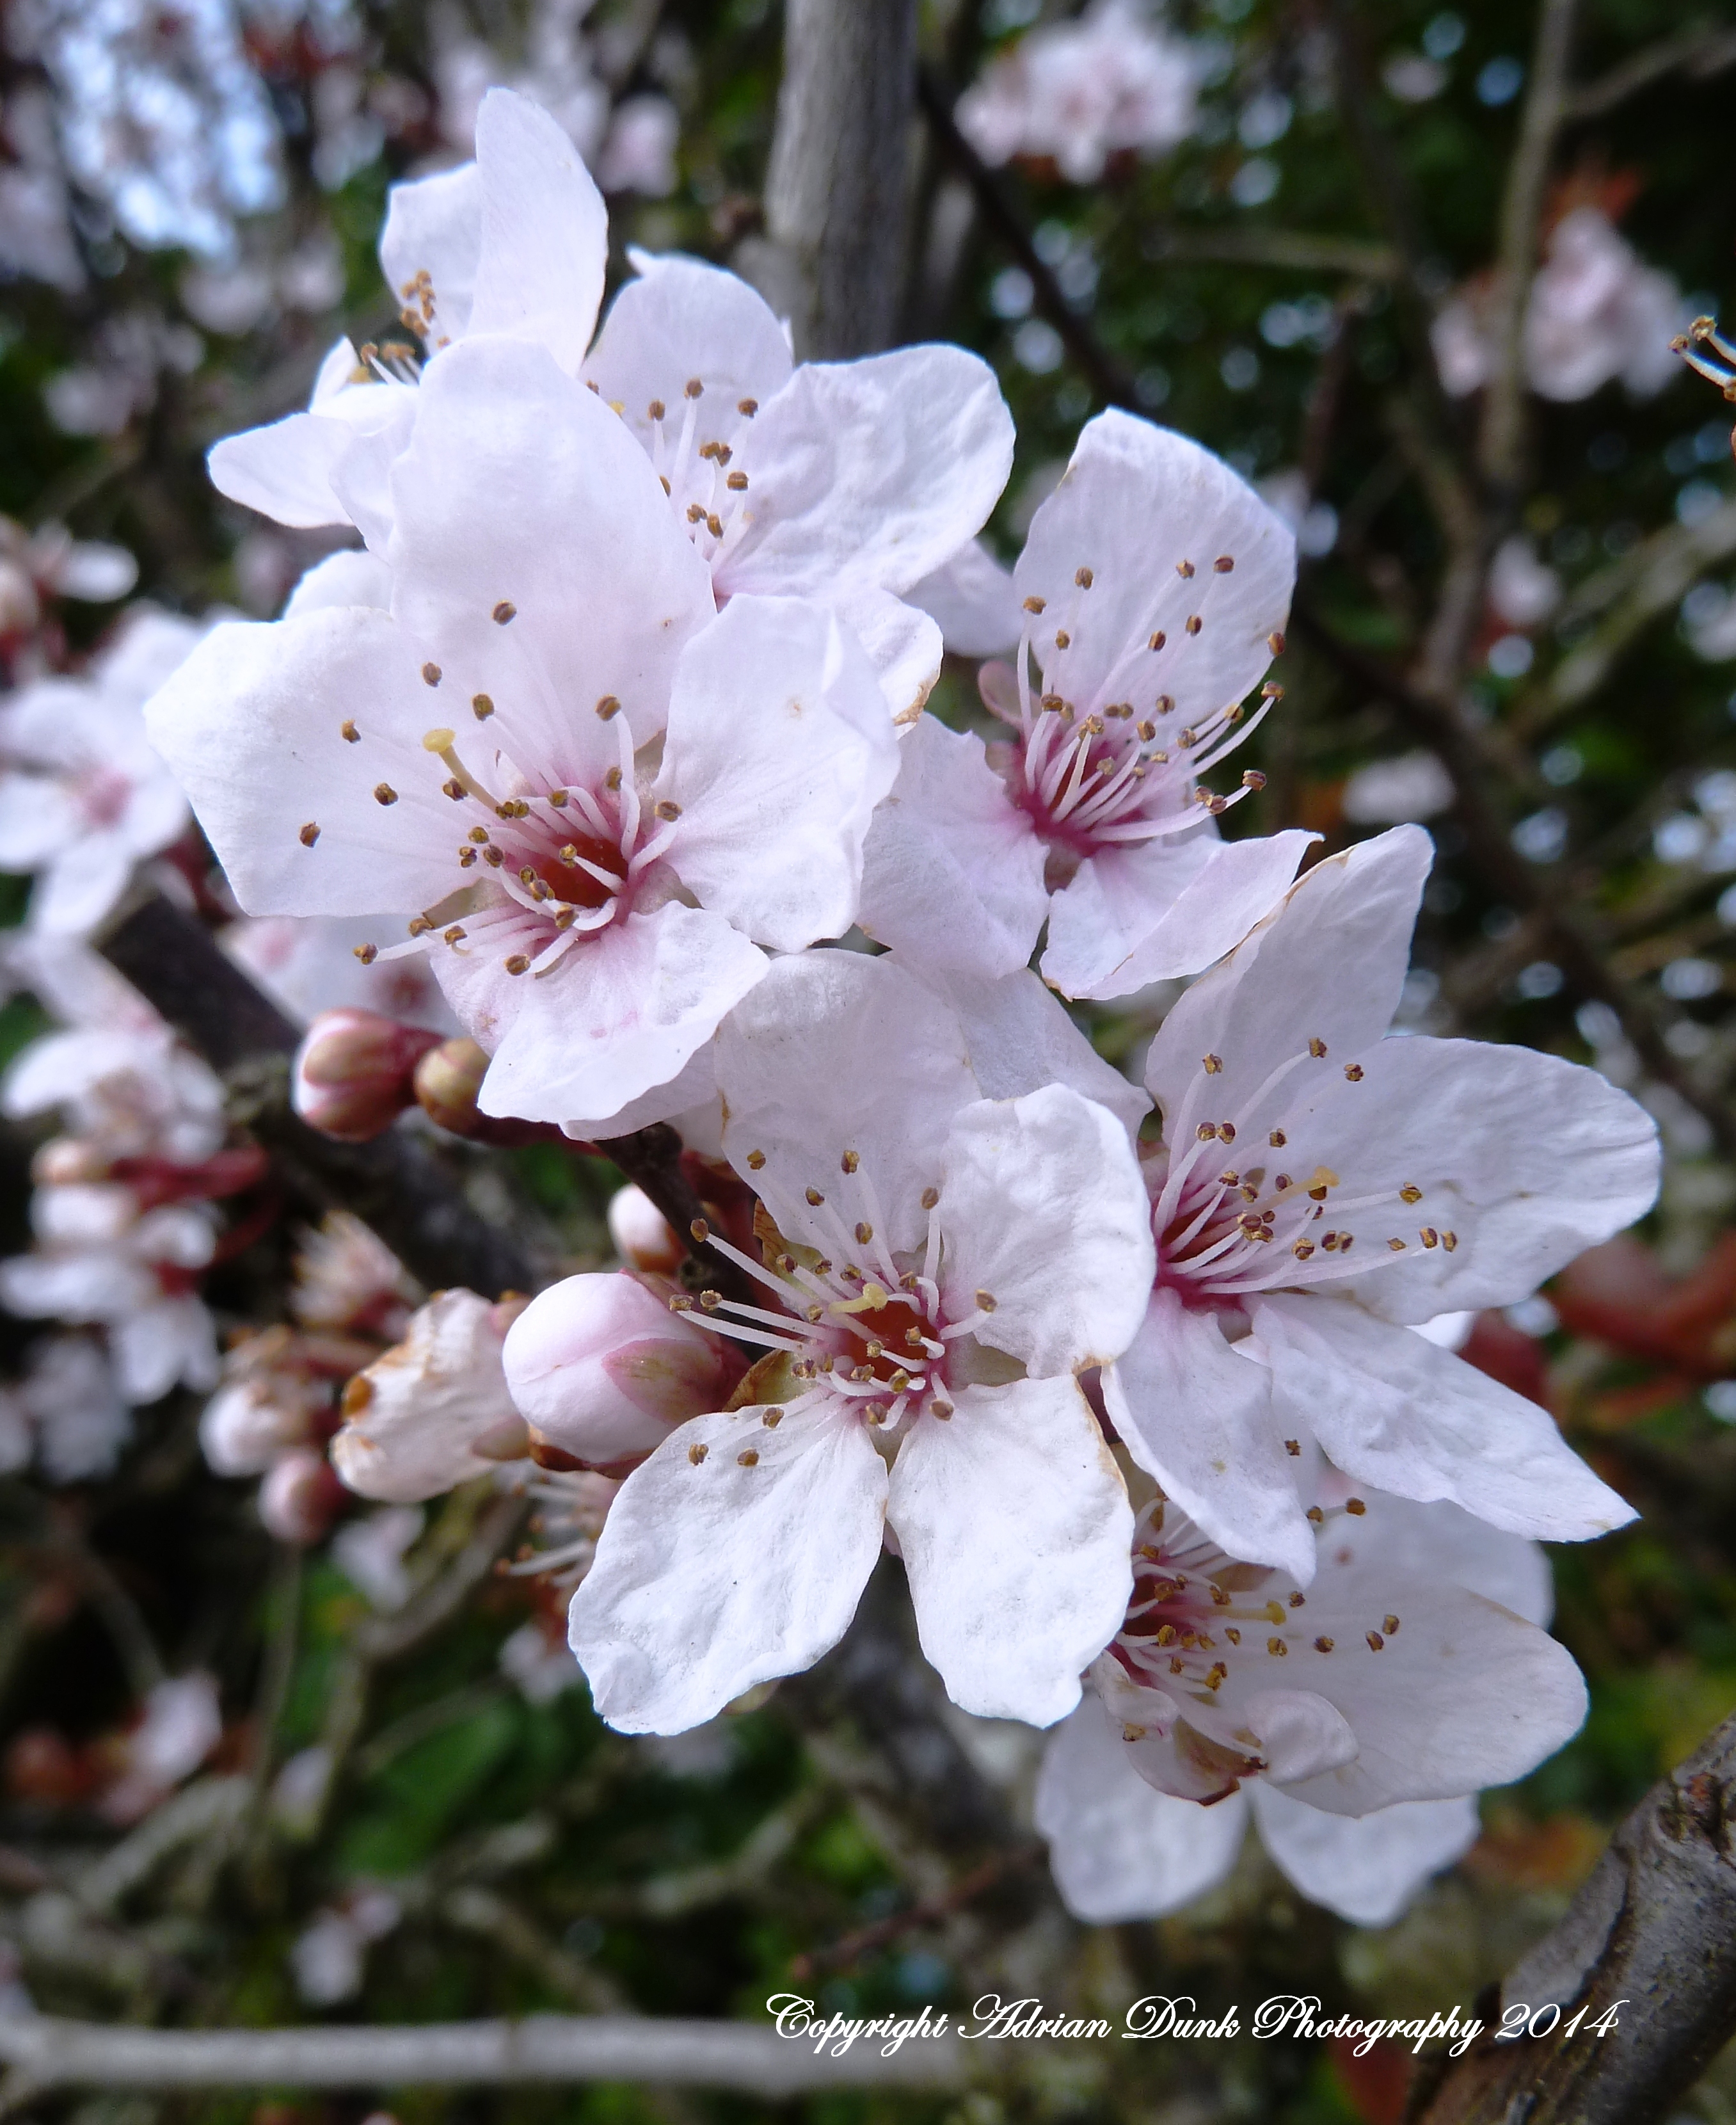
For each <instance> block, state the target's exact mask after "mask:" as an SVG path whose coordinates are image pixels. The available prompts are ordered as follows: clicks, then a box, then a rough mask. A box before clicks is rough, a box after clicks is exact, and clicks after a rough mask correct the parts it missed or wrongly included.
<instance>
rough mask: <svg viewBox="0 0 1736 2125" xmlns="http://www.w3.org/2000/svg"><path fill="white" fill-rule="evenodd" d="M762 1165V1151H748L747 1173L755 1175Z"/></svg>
mask: <svg viewBox="0 0 1736 2125" xmlns="http://www.w3.org/2000/svg"><path fill="white" fill-rule="evenodd" d="M764 1163H765V1153H764V1152H763V1151H750V1152H749V1153H748V1154H747V1166H748V1171H750V1173H757V1172H758V1171H760V1167H761V1166H764Z"/></svg>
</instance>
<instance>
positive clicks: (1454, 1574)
mask: <svg viewBox="0 0 1736 2125" xmlns="http://www.w3.org/2000/svg"><path fill="white" fill-rule="evenodd" d="M1355 1488H1356V1486H1355V1484H1354V1483H1352V1482H1348V1481H1346V1480H1345V1479H1344V1478H1343V1477H1342V1476H1335V1475H1333V1474H1330V1473H1329V1477H1328V1482H1327V1487H1325V1488H1324V1489H1323V1491H1321V1493H1320V1502H1321V1503H1322V1504H1323V1505H1328V1504H1338V1503H1342V1501H1343V1498H1344V1497H1347V1496H1349V1495H1350V1493H1351V1492H1352V1491H1354V1489H1355ZM1365 1503H1366V1505H1367V1511H1366V1512H1364V1513H1363V1514H1362V1515H1360V1517H1358V1516H1357V1515H1353V1514H1339V1515H1335V1516H1334V1520H1333V1521H1332V1523H1331V1526H1330V1528H1329V1530H1328V1531H1327V1532H1325V1533H1324V1534H1322V1535H1321V1536H1320V1549H1321V1552H1322V1554H1323V1555H1324V1556H1327V1557H1329V1558H1330V1560H1331V1562H1332V1563H1333V1564H1334V1567H1343V1566H1348V1565H1351V1564H1355V1565H1357V1566H1358V1567H1365V1568H1367V1570H1368V1571H1387V1572H1389V1573H1390V1574H1391V1575H1392V1576H1395V1577H1400V1578H1409V1579H1435V1578H1439V1579H1447V1580H1450V1581H1451V1582H1452V1584H1453V1585H1454V1586H1467V1587H1469V1588H1470V1590H1471V1592H1472V1593H1473V1594H1480V1595H1482V1596H1483V1598H1484V1600H1485V1601H1494V1602H1497V1603H1498V1604H1499V1605H1500V1606H1501V1607H1502V1608H1503V1609H1512V1610H1513V1614H1515V1615H1516V1616H1522V1617H1523V1618H1525V1620H1526V1622H1527V1623H1536V1624H1539V1625H1545V1626H1546V1625H1547V1623H1548V1622H1549V1619H1550V1615H1551V1614H1553V1613H1554V1609H1555V1585H1554V1582H1553V1581H1552V1580H1551V1578H1550V1568H1549V1558H1548V1557H1547V1556H1546V1555H1545V1553H1544V1552H1543V1551H1542V1550H1541V1549H1540V1548H1538V1546H1537V1544H1536V1543H1534V1542H1531V1541H1528V1540H1527V1538H1526V1537H1525V1536H1523V1535H1517V1534H1507V1533H1506V1532H1505V1531H1504V1530H1503V1529H1500V1528H1494V1527H1491V1526H1490V1525H1489V1523H1488V1521H1487V1520H1479V1519H1477V1518H1476V1517H1475V1515H1474V1514H1471V1513H1467V1512H1466V1511H1465V1510H1464V1509H1463V1508H1462V1507H1461V1506H1459V1505H1451V1504H1449V1503H1448V1502H1447V1500H1446V1499H1444V1498H1441V1499H1437V1500H1436V1501H1434V1502H1433V1504H1430V1505H1419V1504H1418V1502H1417V1501H1416V1500H1415V1499H1414V1498H1398V1497H1394V1496H1392V1495H1391V1493H1390V1491H1375V1492H1373V1494H1372V1495H1371V1496H1369V1497H1368V1498H1367V1500H1366V1501H1365Z"/></svg>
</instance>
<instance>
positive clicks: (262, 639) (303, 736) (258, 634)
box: [144, 606, 459, 944]
mask: <svg viewBox="0 0 1736 2125" xmlns="http://www.w3.org/2000/svg"><path fill="white" fill-rule="evenodd" d="M419 662H420V660H419V657H418V655H417V653H416V647H415V645H414V644H413V643H412V642H411V641H410V640H409V639H408V638H407V637H406V636H405V634H403V633H402V630H401V629H398V628H397V627H395V626H394V625H393V623H392V621H391V620H388V618H387V616H386V615H385V614H384V613H382V612H375V611H370V610H365V609H364V608H361V607H355V606H351V607H346V608H342V609H340V610H327V611H324V612H313V613H309V614H308V615H307V616H306V618H304V619H301V620H278V621H276V622H275V623H274V624H271V625H263V624H258V623H255V622H251V621H229V622H227V623H225V624H223V625H222V626H220V627H217V628H214V629H213V630H212V631H211V633H210V634H208V635H207V636H206V637H205V639H204V640H203V641H202V642H201V643H200V644H199V645H198V647H197V648H195V650H194V652H193V653H192V654H191V657H188V658H187V660H186V662H185V663H184V664H183V665H181V667H180V669H179V670H178V671H176V672H175V673H174V674H173V676H172V677H171V678H170V679H169V680H168V681H167V682H166V683H165V684H164V685H163V686H162V688H161V689H160V690H159V691H158V693H157V694H155V695H153V697H152V699H151V700H149V701H148V702H147V703H146V704H145V711H144V715H145V727H146V729H147V731H148V733H149V736H150V739H151V742H152V743H153V745H154V746H155V747H156V748H157V750H158V752H159V753H161V754H162V757H163V758H164V759H165V760H166V761H167V762H168V764H169V766H170V767H171V768H172V769H173V770H174V772H175V774H176V776H177V777H178V778H179V780H180V781H181V786H182V788H183V789H185V790H186V793H187V794H188V796H189V797H190V798H191V800H192V804H193V808H194V810H195V812H196V813H198V815H199V821H200V825H201V826H202V827H204V828H205V833H206V836H208V838H209V841H210V843H211V846H212V847H213V848H214V849H215V850H216V851H217V855H218V860H219V862H220V863H221V864H222V865H223V869H224V871H225V873H226V874H227V875H228V879H229V883H231V885H232V886H233V888H234V889H235V895H236V898H237V899H238V900H239V901H240V902H241V904H242V907H244V908H245V909H246V910H247V912H248V913H249V914H250V915H358V914H369V913H376V912H377V913H380V914H385V913H390V912H402V910H404V909H406V908H413V907H421V906H423V905H425V904H426V903H429V902H434V901H436V900H438V899H440V898H441V897H442V896H443V895H445V894H446V893H449V892H450V891H451V890H452V888H453V887H454V884H455V883H457V882H458V878H459V874H458V871H457V868H456V864H455V860H454V850H455V847H456V842H457V836H456V833H455V832H454V829H453V827H451V825H450V822H449V814H450V812H451V809H452V808H451V806H450V804H449V803H448V802H447V800H446V799H445V798H443V797H442V796H441V795H440V787H439V783H438V781H437V780H436V779H435V778H436V776H437V775H438V773H439V771H440V763H439V762H438V761H435V760H434V759H433V758H432V756H430V754H428V753H427V752H425V751H424V750H423V747H422V744H421V733H422V732H423V730H424V729H426V727H427V723H428V721H429V711H428V698H429V696H428V689H427V687H426V686H425V685H424V684H423V681H422V679H421V672H420V671H419V669H418V664H419ZM346 716H348V717H349V718H350V719H351V720H352V721H353V722H354V723H355V727H356V728H357V731H358V733H359V736H358V738H357V741H356V742H355V743H353V744H351V743H349V742H346V739H345V738H344V737H343V734H342V724H343V722H344V719H345V718H346ZM377 789H387V790H388V791H390V792H392V793H393V800H392V801H390V802H387V803H383V802H381V801H379V799H377V797H376V795H375V792H376V790H377ZM313 829H317V830H318V831H317V832H311V831H310V830H313ZM379 941H380V942H381V943H382V944H385V943H388V942H394V941H396V940H393V939H391V938H389V937H388V936H386V935H382V937H381V939H380V940H379Z"/></svg>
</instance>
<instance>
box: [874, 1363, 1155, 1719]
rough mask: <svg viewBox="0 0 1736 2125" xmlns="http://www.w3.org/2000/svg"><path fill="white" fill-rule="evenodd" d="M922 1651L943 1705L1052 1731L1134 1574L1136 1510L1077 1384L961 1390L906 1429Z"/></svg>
mask: <svg viewBox="0 0 1736 2125" xmlns="http://www.w3.org/2000/svg"><path fill="white" fill-rule="evenodd" d="M887 1519H888V1520H889V1521H890V1522H891V1524H892V1531H893V1533H894V1534H896V1536H897V1538H898V1546H899V1548H900V1551H901V1553H902V1555H903V1557H904V1568H905V1571H906V1573H907V1574H908V1576H909V1578H910V1600H911V1604H912V1605H913V1606H914V1608H915V1611H916V1631H917V1636H918V1637H920V1640H921V1642H922V1650H923V1652H924V1655H925V1656H927V1658H928V1659H929V1661H930V1662H931V1663H932V1664H933V1666H934V1667H935V1668H936V1669H938V1670H939V1674H940V1677H941V1680H943V1682H944V1683H945V1684H946V1686H947V1694H948V1696H950V1697H951V1699H953V1703H955V1704H957V1705H960V1706H962V1708H963V1709H964V1710H965V1711H967V1712H974V1713H978V1714H979V1715H980V1716H981V1717H985V1718H990V1719H1023V1720H1025V1721H1026V1722H1028V1723H1029V1724H1030V1725H1031V1726H1033V1727H1051V1726H1053V1724H1054V1723H1055V1722H1056V1720H1057V1719H1061V1718H1065V1717H1066V1714H1067V1713H1069V1712H1070V1711H1071V1710H1072V1709H1073V1708H1074V1706H1075V1704H1077V1703H1078V1702H1079V1678H1080V1672H1081V1670H1083V1669H1084V1668H1085V1667H1087V1666H1089V1664H1090V1662H1091V1661H1093V1660H1094V1659H1095V1658H1096V1656H1097V1655H1098V1654H1099V1653H1100V1652H1101V1651H1103V1647H1105V1646H1106V1645H1107V1644H1108V1642H1109V1641H1110V1639H1111V1638H1112V1637H1114V1635H1115V1633H1116V1631H1117V1628H1119V1626H1120V1623H1121V1620H1122V1615H1123V1614H1124V1613H1125V1611H1126V1609H1127V1595H1128V1593H1129V1591H1130V1590H1131V1586H1132V1583H1133V1576H1132V1572H1131V1569H1130V1568H1129V1566H1128V1562H1127V1557H1128V1545H1129V1543H1130V1541H1131V1536H1132V1530H1133V1513H1132V1509H1131V1506H1130V1505H1128V1503H1127V1491H1126V1490H1125V1488H1124V1487H1123V1486H1122V1479H1121V1472H1120V1471H1119V1470H1118V1469H1117V1467H1116V1465H1115V1461H1114V1458H1113V1455H1112V1454H1110V1452H1109V1449H1108V1447H1107V1446H1105V1445H1104V1444H1103V1435H1102V1434H1101V1433H1100V1432H1099V1430H1098V1428H1097V1420H1096V1419H1095V1418H1094V1416H1092V1414H1091V1411H1090V1409H1089V1406H1087V1404H1086V1402H1085V1398H1084V1396H1083V1395H1082V1394H1081V1393H1080V1390H1079V1388H1078V1386H1077V1384H1076V1383H1075V1382H1074V1381H1072V1380H1070V1379H1064V1380H1018V1381H1015V1382H1014V1383H1012V1384H1011V1385H1010V1386H1008V1387H1000V1388H977V1387H972V1388H963V1389H962V1390H961V1391H960V1392H958V1394H957V1397H956V1405H955V1407H954V1411H953V1416H951V1417H950V1418H949V1419H946V1420H942V1419H940V1418H938V1417H934V1416H921V1417H919V1418H918V1420H917V1421H916V1422H915V1425H913V1427H912V1428H911V1430H910V1432H909V1433H908V1434H907V1435H906V1438H905V1439H904V1441H903V1444H901V1446H900V1448H899V1449H898V1458H897V1459H896V1461H895V1462H894V1463H893V1464H892V1490H891V1494H890V1496H889V1498H888V1500H887Z"/></svg>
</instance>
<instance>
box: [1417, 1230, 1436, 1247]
mask: <svg viewBox="0 0 1736 2125" xmlns="http://www.w3.org/2000/svg"><path fill="white" fill-rule="evenodd" d="M1417 1237H1418V1239H1419V1240H1421V1242H1423V1246H1425V1247H1437V1246H1440V1244H1441V1235H1440V1234H1439V1233H1438V1232H1437V1231H1436V1230H1435V1228H1434V1227H1433V1225H1424V1226H1423V1227H1422V1229H1421V1230H1420V1231H1419V1232H1418V1234H1417Z"/></svg>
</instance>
